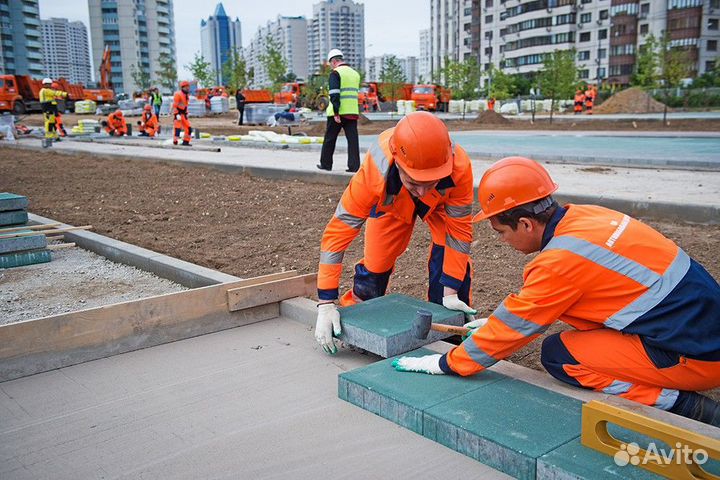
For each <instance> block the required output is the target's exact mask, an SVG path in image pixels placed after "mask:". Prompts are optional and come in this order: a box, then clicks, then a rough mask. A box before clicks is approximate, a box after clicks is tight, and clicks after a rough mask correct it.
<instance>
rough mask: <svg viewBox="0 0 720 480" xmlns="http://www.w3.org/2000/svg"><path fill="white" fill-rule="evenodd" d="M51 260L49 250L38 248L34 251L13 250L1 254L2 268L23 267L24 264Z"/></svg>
mask: <svg viewBox="0 0 720 480" xmlns="http://www.w3.org/2000/svg"><path fill="white" fill-rule="evenodd" d="M50 260H51V256H50V251H49V250H37V251H33V252H13V253H3V254H1V255H0V268H12V267H22V266H23V265H35V264H36V263H46V262H49V261H50Z"/></svg>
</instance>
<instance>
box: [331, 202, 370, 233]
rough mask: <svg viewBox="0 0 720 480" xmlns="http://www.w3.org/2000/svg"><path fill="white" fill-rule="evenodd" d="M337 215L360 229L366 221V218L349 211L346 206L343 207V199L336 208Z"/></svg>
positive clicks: (342, 220) (344, 221)
mask: <svg viewBox="0 0 720 480" xmlns="http://www.w3.org/2000/svg"><path fill="white" fill-rule="evenodd" d="M335 217H337V219H338V220H340V221H341V222H343V223H344V224H345V225H347V226H348V227H350V228H355V229H359V228H360V227H362V226H363V224H364V223H365V219H364V218H361V217H356V216H355V215H352V214H350V213H348V211H347V210H345V207H343V204H342V200H341V201H339V202H338V206H337V208H336V209H335Z"/></svg>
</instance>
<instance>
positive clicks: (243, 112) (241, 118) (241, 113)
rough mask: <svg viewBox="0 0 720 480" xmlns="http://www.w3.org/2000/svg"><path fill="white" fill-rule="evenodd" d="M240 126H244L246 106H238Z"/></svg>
mask: <svg viewBox="0 0 720 480" xmlns="http://www.w3.org/2000/svg"><path fill="white" fill-rule="evenodd" d="M238 113H239V116H238V125H242V124H243V116H244V115H245V105H244V104H243V105H238Z"/></svg>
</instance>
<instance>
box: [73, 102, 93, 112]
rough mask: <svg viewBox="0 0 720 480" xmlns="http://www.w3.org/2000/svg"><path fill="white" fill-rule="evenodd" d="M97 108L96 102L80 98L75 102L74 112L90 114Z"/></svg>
mask: <svg viewBox="0 0 720 480" xmlns="http://www.w3.org/2000/svg"><path fill="white" fill-rule="evenodd" d="M95 110H97V103H96V102H93V101H92V100H80V101H78V102H75V113H77V114H78V115H92V114H93V113H95Z"/></svg>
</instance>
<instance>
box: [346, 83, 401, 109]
mask: <svg viewBox="0 0 720 480" xmlns="http://www.w3.org/2000/svg"><path fill="white" fill-rule="evenodd" d="M412 89H413V85H412V84H411V83H403V84H398V85H396V86H395V95H393V88H392V85H391V84H389V83H378V82H365V83H363V84H362V85H361V86H360V93H359V94H358V105H360V110H363V109H364V107H365V105H367V108H368V109H370V108H372V110H373V111H377V110H378V109H379V108H380V102H395V101H397V100H410V96H411V95H412Z"/></svg>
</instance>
